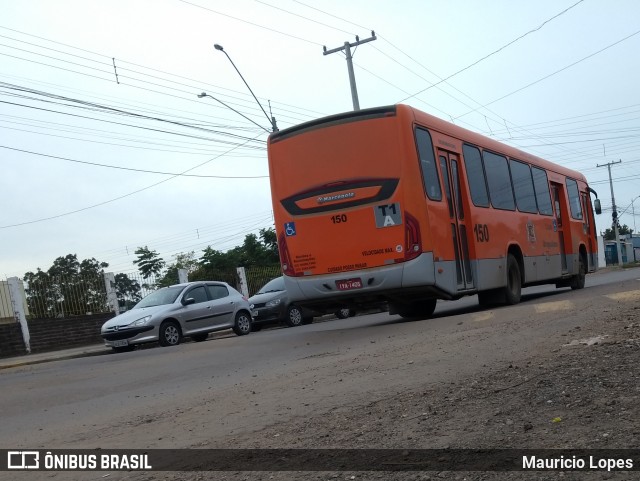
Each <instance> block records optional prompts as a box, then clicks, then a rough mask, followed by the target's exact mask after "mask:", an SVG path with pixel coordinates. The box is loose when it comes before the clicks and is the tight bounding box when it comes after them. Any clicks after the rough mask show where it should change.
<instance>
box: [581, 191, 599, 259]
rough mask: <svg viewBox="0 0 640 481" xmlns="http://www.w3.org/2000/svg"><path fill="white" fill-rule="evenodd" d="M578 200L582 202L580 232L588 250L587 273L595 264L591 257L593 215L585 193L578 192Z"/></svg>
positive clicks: (593, 250) (592, 256)
mask: <svg viewBox="0 0 640 481" xmlns="http://www.w3.org/2000/svg"><path fill="white" fill-rule="evenodd" d="M580 200H581V201H582V232H583V233H584V235H585V236H586V237H587V245H588V249H589V250H588V251H587V254H588V255H587V263H588V266H586V267H587V271H589V270H590V269H593V266H594V265H595V262H596V260H595V259H594V255H593V254H594V252H596V250H595V249H594V245H593V239H594V237H595V236H594V235H593V233H592V232H593V230H592V228H591V223H592V222H593V213H592V211H591V202H590V201H589V197H588V195H587V193H586V192H580Z"/></svg>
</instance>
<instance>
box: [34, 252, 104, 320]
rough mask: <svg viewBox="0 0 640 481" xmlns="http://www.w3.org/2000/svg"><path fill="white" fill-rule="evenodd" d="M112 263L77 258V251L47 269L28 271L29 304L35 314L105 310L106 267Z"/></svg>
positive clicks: (52, 315)
mask: <svg viewBox="0 0 640 481" xmlns="http://www.w3.org/2000/svg"><path fill="white" fill-rule="evenodd" d="M108 266H109V264H107V263H106V262H99V261H97V260H96V259H94V258H91V259H85V260H83V261H82V262H79V261H78V256H77V255H76V254H67V255H66V256H63V257H58V258H57V259H56V260H54V261H53V265H52V266H51V267H50V268H49V269H48V270H47V271H46V272H45V271H43V270H41V269H40V268H38V269H37V270H36V272H35V273H34V272H27V273H25V275H24V280H25V282H26V283H27V289H26V294H27V303H28V305H29V312H30V313H31V315H32V316H34V317H45V318H46V317H59V316H67V315H69V314H85V313H87V312H104V311H105V309H106V308H107V298H106V292H105V288H104V269H105V268H106V267H108Z"/></svg>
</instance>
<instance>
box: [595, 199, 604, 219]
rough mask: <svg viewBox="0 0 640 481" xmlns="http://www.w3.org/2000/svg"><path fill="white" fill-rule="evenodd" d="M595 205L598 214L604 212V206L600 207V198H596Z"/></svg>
mask: <svg viewBox="0 0 640 481" xmlns="http://www.w3.org/2000/svg"><path fill="white" fill-rule="evenodd" d="M593 207H594V208H595V210H596V214H598V215H600V214H602V207H600V199H596V200H594V201H593Z"/></svg>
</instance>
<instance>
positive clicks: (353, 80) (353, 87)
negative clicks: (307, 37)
mask: <svg viewBox="0 0 640 481" xmlns="http://www.w3.org/2000/svg"><path fill="white" fill-rule="evenodd" d="M373 40H376V33H375V32H374V31H373V30H371V37H369V38H365V39H364V40H360V38H359V37H358V36H357V35H356V41H355V42H354V43H349V42H345V43H344V45H343V46H342V47H337V48H334V49H331V50H327V47H322V49H323V54H322V55H329V54H330V53H335V52H340V51H341V50H344V52H345V55H346V56H347V69H348V71H349V84H350V85H351V99H352V100H353V110H360V102H358V90H357V89H356V76H355V74H354V73H353V56H352V55H351V47H357V46H358V45H361V44H363V43H367V42H372V41H373Z"/></svg>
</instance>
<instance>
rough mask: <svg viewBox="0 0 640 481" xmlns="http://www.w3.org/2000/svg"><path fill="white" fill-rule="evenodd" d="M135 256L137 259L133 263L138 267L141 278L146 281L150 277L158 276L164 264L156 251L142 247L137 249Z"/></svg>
mask: <svg viewBox="0 0 640 481" xmlns="http://www.w3.org/2000/svg"><path fill="white" fill-rule="evenodd" d="M135 254H136V255H137V256H138V258H137V259H136V260H135V261H133V263H134V264H135V265H137V266H138V270H139V271H140V274H142V277H143V278H145V279H148V278H149V277H151V276H152V275H153V276H158V275H160V273H161V272H162V269H163V268H164V266H165V264H166V262H165V261H164V259H162V257H160V255H159V254H158V253H157V252H156V251H152V250H149V247H147V246H144V247H138V248H137V249H136V250H135Z"/></svg>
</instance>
